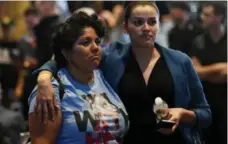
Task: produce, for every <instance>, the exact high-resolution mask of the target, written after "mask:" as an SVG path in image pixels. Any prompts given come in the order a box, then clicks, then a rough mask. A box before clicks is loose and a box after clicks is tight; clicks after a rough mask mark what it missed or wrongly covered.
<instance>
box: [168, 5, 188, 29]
mask: <svg viewBox="0 0 228 144" xmlns="http://www.w3.org/2000/svg"><path fill="white" fill-rule="evenodd" d="M190 13H191V9H190V6H189V4H188V2H186V1H175V2H174V1H173V2H170V16H171V19H172V20H173V22H174V23H175V24H177V25H180V24H184V23H185V22H187V21H188V20H189V17H190Z"/></svg>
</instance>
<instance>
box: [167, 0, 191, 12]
mask: <svg viewBox="0 0 228 144" xmlns="http://www.w3.org/2000/svg"><path fill="white" fill-rule="evenodd" d="M170 8H179V9H182V10H184V11H187V12H191V8H190V5H189V4H188V2H186V1H172V2H171V3H170Z"/></svg>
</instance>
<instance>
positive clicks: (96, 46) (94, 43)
mask: <svg viewBox="0 0 228 144" xmlns="http://www.w3.org/2000/svg"><path fill="white" fill-rule="evenodd" d="M91 50H92V52H95V53H96V52H97V51H98V50H99V44H97V43H96V42H93V44H92V46H91Z"/></svg>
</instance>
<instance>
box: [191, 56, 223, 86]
mask: <svg viewBox="0 0 228 144" xmlns="http://www.w3.org/2000/svg"><path fill="white" fill-rule="evenodd" d="M192 61H193V64H194V67H195V69H196V72H197V74H198V76H199V77H200V79H201V80H206V81H210V82H211V83H226V82H227V63H226V62H221V63H214V64H210V65H206V66H203V65H201V63H200V61H199V60H198V59H197V58H196V57H192Z"/></svg>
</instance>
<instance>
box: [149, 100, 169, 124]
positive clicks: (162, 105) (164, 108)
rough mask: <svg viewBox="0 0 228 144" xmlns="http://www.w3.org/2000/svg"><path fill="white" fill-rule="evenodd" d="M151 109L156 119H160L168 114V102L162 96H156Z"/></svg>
mask: <svg viewBox="0 0 228 144" xmlns="http://www.w3.org/2000/svg"><path fill="white" fill-rule="evenodd" d="M153 111H154V113H155V114H156V115H157V121H160V120H162V119H164V118H165V117H166V116H167V115H168V114H169V107H168V104H167V103H166V102H165V101H163V100H162V98H160V97H157V98H156V99H155V101H154V105H153Z"/></svg>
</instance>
